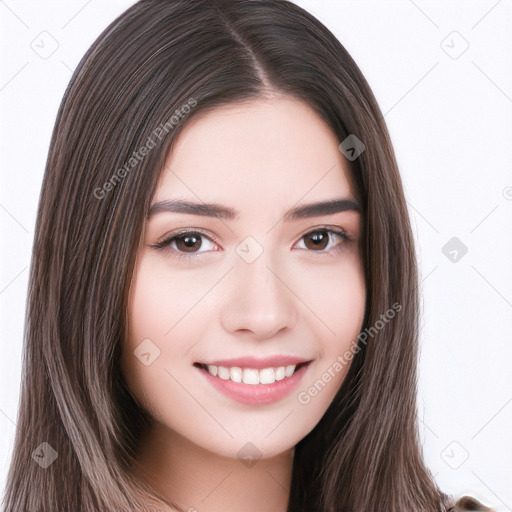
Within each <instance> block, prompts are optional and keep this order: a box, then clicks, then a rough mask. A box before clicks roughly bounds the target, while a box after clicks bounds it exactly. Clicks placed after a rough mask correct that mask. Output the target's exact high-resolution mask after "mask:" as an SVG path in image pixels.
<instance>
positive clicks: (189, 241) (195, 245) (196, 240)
mask: <svg viewBox="0 0 512 512" xmlns="http://www.w3.org/2000/svg"><path fill="white" fill-rule="evenodd" d="M180 242H183V243H184V247H185V251H186V252H194V250H197V249H199V248H200V247H201V237H200V236H197V235H184V236H181V237H178V238H176V245H177V246H178V249H179V250H182V249H181V248H180V247H179V244H180ZM187 249H188V251H187ZM190 249H192V251H191V250H190Z"/></svg>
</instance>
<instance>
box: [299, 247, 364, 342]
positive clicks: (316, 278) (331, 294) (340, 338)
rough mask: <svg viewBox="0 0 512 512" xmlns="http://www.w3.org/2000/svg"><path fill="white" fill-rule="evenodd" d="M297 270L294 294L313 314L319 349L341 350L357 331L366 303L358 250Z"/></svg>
mask: <svg viewBox="0 0 512 512" xmlns="http://www.w3.org/2000/svg"><path fill="white" fill-rule="evenodd" d="M297 272H298V275H300V276H301V279H300V281H297V288H296V289H297V295H298V296H299V298H300V299H301V300H302V301H303V302H304V303H305V305H306V306H307V307H308V309H310V311H311V313H312V315H311V317H310V318H311V322H312V325H316V326H317V328H316V333H317V338H318V339H320V340H322V350H323V351H325V352H332V351H336V350H342V349H344V347H345V346H348V345H350V341H351V340H353V339H354V338H356V337H357V335H358V334H359V331H360V329H361V327H362V323H363V319H364V312H365V305H366V285H365V279H364V271H363V268H362V265H361V261H360V259H359V256H358V254H357V252H356V251H354V252H352V251H347V253H346V254H345V255H343V256H341V258H340V261H339V264H326V265H325V266H323V267H318V268H316V269H314V271H307V270H304V268H302V269H301V270H300V272H299V270H297Z"/></svg>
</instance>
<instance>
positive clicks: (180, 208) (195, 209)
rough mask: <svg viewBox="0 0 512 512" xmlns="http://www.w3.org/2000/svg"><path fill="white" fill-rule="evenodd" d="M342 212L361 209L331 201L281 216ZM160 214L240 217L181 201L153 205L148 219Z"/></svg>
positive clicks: (214, 207)
mask: <svg viewBox="0 0 512 512" xmlns="http://www.w3.org/2000/svg"><path fill="white" fill-rule="evenodd" d="M344 211H354V212H357V213H361V207H360V205H359V204H358V202H357V201H356V200H354V199H349V198H342V199H331V200H329V201H321V202H318V203H309V204H304V205H300V206H296V207H294V208H291V209H290V210H288V211H286V212H285V213H284V214H283V219H284V220H285V221H288V222H290V221H294V220H299V219H306V218H309V217H319V216H322V215H332V214H334V213H338V212H344ZM162 212H171V213H188V214H191V215H203V216H206V217H213V218H216V219H226V220H234V219H237V218H238V217H239V215H240V212H238V211H237V210H234V209H233V208H229V207H227V206H222V205H219V204H215V203H209V204H208V203H195V202H192V201H186V200H183V199H172V200H171V199H167V200H164V201H159V202H158V203H154V204H153V205H152V206H151V207H150V209H149V213H148V218H149V217H151V216H153V215H155V214H157V213H162Z"/></svg>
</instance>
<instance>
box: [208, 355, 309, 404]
mask: <svg viewBox="0 0 512 512" xmlns="http://www.w3.org/2000/svg"><path fill="white" fill-rule="evenodd" d="M308 367H309V363H308V364H305V365H304V366H301V367H300V368H299V369H298V370H297V371H295V372H294V373H293V375H292V376H291V377H286V378H284V379H283V380H277V381H275V382H274V383H273V384H244V383H242V382H233V381H232V380H230V379H228V380H223V379H221V378H219V377H214V376H213V375H212V374H211V373H209V372H208V370H205V369H204V368H199V371H200V372H201V373H202V374H203V375H204V376H205V377H206V379H208V382H210V384H211V385H212V386H213V387H215V388H216V389H218V390H219V391H220V392H221V393H224V395H226V396H227V397H229V398H231V399H233V400H235V401H237V402H240V403H242V404H246V405H267V404H272V403H274V402H278V401H279V400H281V399H283V398H284V397H285V396H287V395H289V394H290V393H291V392H292V391H293V389H294V388H296V387H297V386H298V384H299V382H300V381H301V380H302V377H303V376H304V374H305V373H306V371H307V369H308Z"/></svg>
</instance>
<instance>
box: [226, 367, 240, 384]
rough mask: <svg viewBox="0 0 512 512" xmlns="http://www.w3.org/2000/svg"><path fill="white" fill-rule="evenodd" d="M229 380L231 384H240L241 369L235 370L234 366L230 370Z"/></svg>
mask: <svg viewBox="0 0 512 512" xmlns="http://www.w3.org/2000/svg"><path fill="white" fill-rule="evenodd" d="M229 378H230V379H231V380H232V381H233V382H242V368H237V367H236V366H235V367H233V368H230V370H229Z"/></svg>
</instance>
